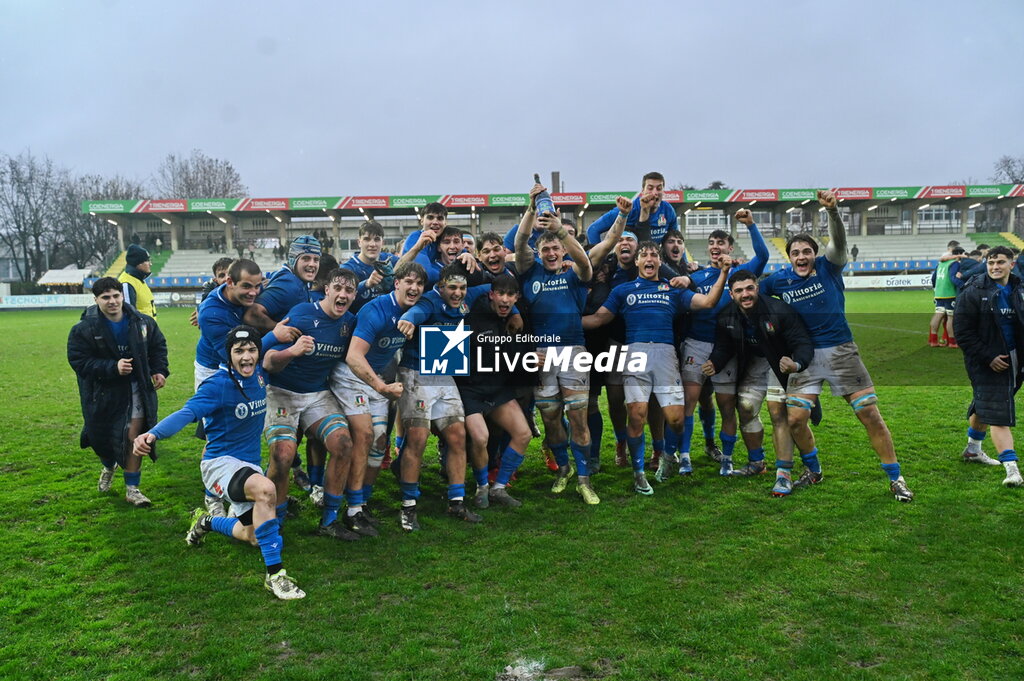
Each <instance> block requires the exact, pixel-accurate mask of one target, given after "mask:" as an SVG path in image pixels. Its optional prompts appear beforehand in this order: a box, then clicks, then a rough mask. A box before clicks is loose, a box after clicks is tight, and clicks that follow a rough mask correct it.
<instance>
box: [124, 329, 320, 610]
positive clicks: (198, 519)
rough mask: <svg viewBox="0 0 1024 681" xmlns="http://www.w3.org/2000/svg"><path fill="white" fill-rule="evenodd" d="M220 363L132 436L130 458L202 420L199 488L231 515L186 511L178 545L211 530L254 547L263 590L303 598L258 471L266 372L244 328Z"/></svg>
mask: <svg viewBox="0 0 1024 681" xmlns="http://www.w3.org/2000/svg"><path fill="white" fill-rule="evenodd" d="M224 347H225V354H226V355H227V357H228V360H227V362H226V363H225V364H224V365H222V366H221V367H220V369H219V370H217V371H216V372H214V373H213V375H211V376H210V377H209V378H207V380H205V381H203V383H202V385H200V386H199V389H198V390H197V391H196V394H195V395H193V396H192V397H191V398H189V400H188V402H186V403H185V406H184V407H182V408H181V409H179V410H178V411H176V412H174V413H173V414H171V415H170V416H168V417H167V418H165V419H163V420H162V421H160V423H158V424H156V426H154V427H153V428H151V429H150V430H149V431H148V432H145V433H142V434H141V435H139V436H138V437H137V438H135V447H134V449H135V452H136V453H137V454H138V455H140V456H141V455H144V454H148V453H150V452H151V451H152V449H153V445H154V443H155V442H156V441H157V440H164V439H166V438H169V437H171V436H172V435H174V434H175V433H177V432H179V431H180V430H181V429H182V428H184V427H185V426H187V425H188V424H189V423H193V422H195V421H199V420H202V421H203V423H204V424H205V430H206V433H207V443H206V448H205V450H204V451H203V459H202V462H201V463H200V464H199V469H200V471H202V475H203V484H204V485H206V487H207V489H211V490H214V492H215V493H216V495H217V497H218V499H224V500H225V501H228V502H229V503H230V504H231V517H230V518H225V517H223V515H221V516H220V517H218V516H214V515H211V514H210V513H206V512H205V511H204V510H203V509H201V508H197V509H195V510H194V511H193V512H192V517H191V525H190V527H189V529H188V533H187V534H186V535H185V543H186V544H188V545H189V546H198V545H199V544H201V543H202V541H203V537H205V536H206V534H207V533H209V532H211V531H213V532H218V533H220V534H223V535H225V536H227V537H231V538H233V539H238V540H239V541H244V542H247V543H249V544H252V545H253V546H257V547H259V549H260V553H262V554H263V563H264V565H265V566H266V577H264V580H263V586H264V587H265V588H266V589H267V591H269V592H270V593H272V594H274V595H275V596H277V597H278V598H280V599H282V600H294V599H298V598H303V597H304V596H305V595H306V594H305V592H304V591H302V589H300V588H299V587H298V586H297V585H296V583H295V580H294V579H293V578H292V577H290V576H289V575H288V573H287V572H286V571H285V569H284V565H283V564H282V560H281V549H282V547H283V545H284V541H283V540H282V539H281V534H280V525H279V523H278V520H277V517H276V516H275V514H274V503H275V500H276V499H277V492H276V490H275V487H274V483H273V482H272V481H271V480H270V479H269V478H267V477H265V476H264V475H263V471H262V469H261V468H260V433H261V432H262V430H263V419H264V416H265V415H266V411H267V399H266V395H267V391H266V374H264V373H263V370H262V369H261V368H260V367H259V361H260V351H261V341H260V337H259V332H257V331H256V329H254V328H252V327H251V326H236V327H235V328H233V329H231V330H230V331H229V332H228V334H227V336H226V337H225V339H224Z"/></svg>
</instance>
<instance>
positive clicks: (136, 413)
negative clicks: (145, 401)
mask: <svg viewBox="0 0 1024 681" xmlns="http://www.w3.org/2000/svg"><path fill="white" fill-rule="evenodd" d="M145 416H146V410H145V409H143V408H142V391H140V390H139V386H138V384H137V383H136V382H135V381H132V415H131V418H133V419H141V418H144V417H145Z"/></svg>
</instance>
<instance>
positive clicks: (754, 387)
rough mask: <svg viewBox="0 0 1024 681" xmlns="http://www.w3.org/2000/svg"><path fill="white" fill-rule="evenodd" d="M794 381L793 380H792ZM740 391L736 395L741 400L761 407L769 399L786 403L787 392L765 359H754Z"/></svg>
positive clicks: (748, 367)
mask: <svg viewBox="0 0 1024 681" xmlns="http://www.w3.org/2000/svg"><path fill="white" fill-rule="evenodd" d="M790 380H792V379H790ZM740 386H741V387H740V389H739V392H738V393H737V394H736V396H737V398H738V399H740V400H746V401H747V402H750V403H751V404H758V405H760V404H761V403H762V402H764V400H765V398H766V397H767V399H768V401H769V402H779V403H784V402H785V401H786V391H785V390H783V389H782V384H781V383H779V379H778V378H777V377H776V376H775V372H774V371H772V370H771V367H769V366H768V360H767V359H765V358H764V357H754V358H752V359H751V361H750V362H749V363H748V365H747V372H746V374H745V375H744V376H743V380H742V381H740Z"/></svg>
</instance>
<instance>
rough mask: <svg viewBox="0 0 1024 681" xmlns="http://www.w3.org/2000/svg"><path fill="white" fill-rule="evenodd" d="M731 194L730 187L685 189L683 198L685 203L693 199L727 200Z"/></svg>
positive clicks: (693, 200) (691, 201)
mask: <svg viewBox="0 0 1024 681" xmlns="http://www.w3.org/2000/svg"><path fill="white" fill-rule="evenodd" d="M731 195H732V190H731V189H687V190H686V191H684V192H683V198H685V199H686V202H687V203H693V202H695V201H728V200H729V197H730V196H731Z"/></svg>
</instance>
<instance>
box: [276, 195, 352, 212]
mask: <svg viewBox="0 0 1024 681" xmlns="http://www.w3.org/2000/svg"><path fill="white" fill-rule="evenodd" d="M340 200H341V197H340V196H309V197H305V198H300V199H288V206H289V208H291V209H292V210H328V209H331V208H334V207H335V206H336V205H338V201H340Z"/></svg>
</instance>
